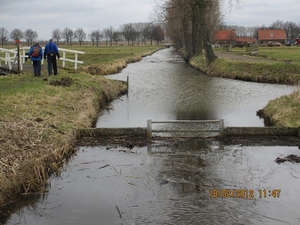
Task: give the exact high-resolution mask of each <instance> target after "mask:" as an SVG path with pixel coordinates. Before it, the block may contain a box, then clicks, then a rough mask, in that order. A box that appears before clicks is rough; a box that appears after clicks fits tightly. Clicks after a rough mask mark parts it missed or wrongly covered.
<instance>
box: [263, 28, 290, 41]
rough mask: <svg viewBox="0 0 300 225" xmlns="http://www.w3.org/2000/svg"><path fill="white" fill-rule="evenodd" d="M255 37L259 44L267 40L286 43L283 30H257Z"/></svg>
mask: <svg viewBox="0 0 300 225" xmlns="http://www.w3.org/2000/svg"><path fill="white" fill-rule="evenodd" d="M257 37H258V38H257V39H258V42H259V43H260V44H263V43H269V42H279V43H282V44H284V43H286V40H287V38H286V33H285V30H258V31H257Z"/></svg>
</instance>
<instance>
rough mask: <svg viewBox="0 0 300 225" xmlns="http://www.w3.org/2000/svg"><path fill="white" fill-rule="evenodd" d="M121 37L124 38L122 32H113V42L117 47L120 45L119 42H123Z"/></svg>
mask: <svg viewBox="0 0 300 225" xmlns="http://www.w3.org/2000/svg"><path fill="white" fill-rule="evenodd" d="M121 36H122V34H121V32H120V31H118V30H114V32H113V40H114V42H115V45H116V46H117V45H118V41H120V40H121Z"/></svg>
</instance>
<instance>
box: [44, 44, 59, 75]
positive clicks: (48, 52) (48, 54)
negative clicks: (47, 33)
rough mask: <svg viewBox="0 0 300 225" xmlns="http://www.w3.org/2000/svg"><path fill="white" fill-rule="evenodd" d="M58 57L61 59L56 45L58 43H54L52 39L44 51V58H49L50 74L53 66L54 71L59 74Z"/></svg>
mask: <svg viewBox="0 0 300 225" xmlns="http://www.w3.org/2000/svg"><path fill="white" fill-rule="evenodd" d="M56 57H57V58H58V59H59V58H60V55H59V51H58V48H57V46H56V44H54V43H53V39H50V40H49V42H48V43H47V44H46V46H45V51H44V59H46V58H47V62H48V75H49V76H51V75H52V68H53V73H54V75H55V76H56V75H57V64H56Z"/></svg>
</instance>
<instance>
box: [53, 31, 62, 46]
mask: <svg viewBox="0 0 300 225" xmlns="http://www.w3.org/2000/svg"><path fill="white" fill-rule="evenodd" d="M52 38H53V39H54V40H56V44H57V45H58V42H59V41H60V40H61V39H62V32H61V31H60V29H58V28H57V29H55V30H53V31H52Z"/></svg>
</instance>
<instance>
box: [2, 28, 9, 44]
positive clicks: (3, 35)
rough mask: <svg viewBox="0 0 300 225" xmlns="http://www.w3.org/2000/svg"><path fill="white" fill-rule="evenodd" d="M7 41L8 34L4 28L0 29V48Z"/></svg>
mask: <svg viewBox="0 0 300 225" xmlns="http://www.w3.org/2000/svg"><path fill="white" fill-rule="evenodd" d="M8 39H9V32H8V30H7V29H5V28H4V27H1V28H0V40H1V46H2V47H3V44H4V43H5V42H7V41H8Z"/></svg>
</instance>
